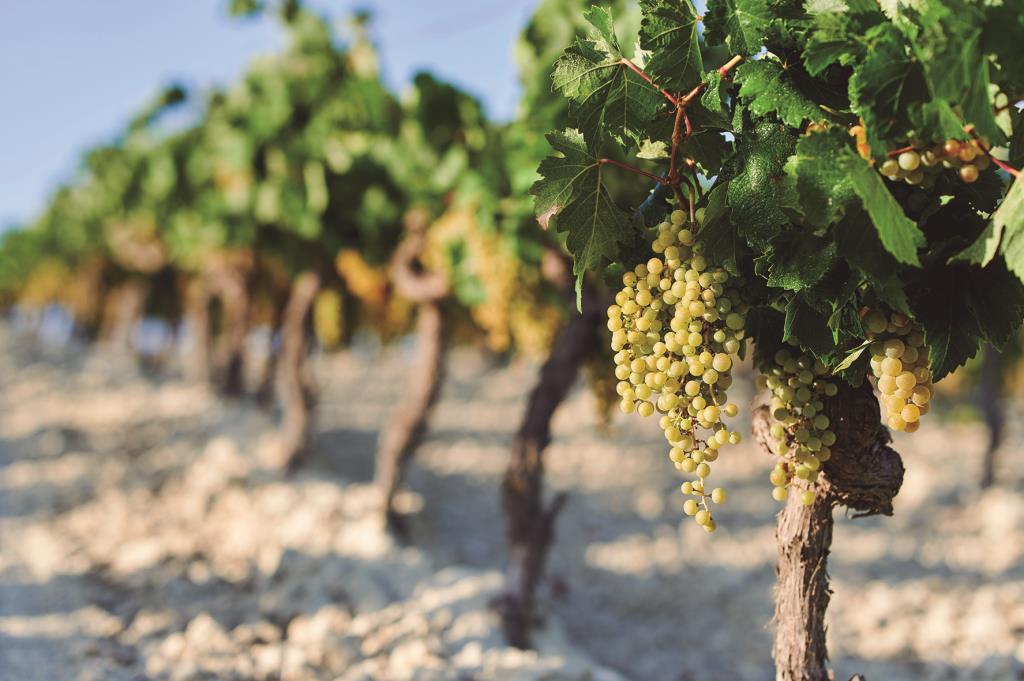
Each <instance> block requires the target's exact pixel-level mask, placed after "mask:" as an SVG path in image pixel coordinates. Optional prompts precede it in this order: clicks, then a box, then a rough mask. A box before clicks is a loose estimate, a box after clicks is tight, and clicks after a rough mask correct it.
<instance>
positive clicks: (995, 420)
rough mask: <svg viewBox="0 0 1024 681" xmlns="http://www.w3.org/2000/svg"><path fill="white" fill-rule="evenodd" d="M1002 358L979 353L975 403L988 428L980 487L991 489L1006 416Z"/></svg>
mask: <svg viewBox="0 0 1024 681" xmlns="http://www.w3.org/2000/svg"><path fill="white" fill-rule="evenodd" d="M1003 400H1004V395H1003V358H1002V355H1001V354H1000V352H999V351H998V350H996V349H995V348H994V347H992V346H991V345H986V346H985V348H984V350H982V358H981V380H980V381H979V385H978V403H979V406H980V407H981V411H982V414H984V417H985V426H986V427H987V428H988V445H987V446H986V448H985V457H984V459H983V460H982V467H981V487H982V488H983V489H984V488H986V487H991V486H992V484H993V483H994V482H995V480H996V453H997V452H998V451H999V446H1000V445H1001V444H1002V443H1003V429H1004V427H1005V424H1006V415H1005V412H1004V408H1003V407H1004V405H1003Z"/></svg>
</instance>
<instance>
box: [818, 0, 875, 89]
mask: <svg viewBox="0 0 1024 681" xmlns="http://www.w3.org/2000/svg"><path fill="white" fill-rule="evenodd" d="M805 10H806V11H807V13H808V15H810V17H811V19H812V21H813V22H814V29H813V30H812V31H810V33H809V36H808V38H807V45H806V47H804V54H803V57H804V66H805V67H806V68H807V72H808V73H809V74H811V75H812V76H817V75H820V74H821V73H822V72H823V71H824V70H825V69H827V68H828V67H829V66H831V65H833V64H841V65H843V66H849V65H851V64H853V63H854V62H855V61H857V60H858V59H860V58H861V57H863V55H864V45H863V44H862V43H861V41H860V40H859V39H858V38H859V37H860V36H862V35H864V33H865V31H867V29H868V28H870V27H871V26H874V25H876V24H878V23H879V22H881V21H883V20H884V19H885V17H884V15H883V14H882V13H881V11H880V10H879V8H878V5H877V4H876V3H875V2H872V1H871V0H847V1H845V2H844V1H843V0H808V2H807V4H806V5H805Z"/></svg>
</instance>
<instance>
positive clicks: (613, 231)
mask: <svg viewBox="0 0 1024 681" xmlns="http://www.w3.org/2000/svg"><path fill="white" fill-rule="evenodd" d="M558 230H559V231H562V232H568V233H569V234H568V237H567V238H566V242H565V243H566V246H568V247H569V252H570V253H572V255H573V265H572V271H573V274H575V275H576V289H577V292H579V290H580V288H581V284H582V281H583V275H584V273H586V272H587V271H588V270H597V269H599V268H601V267H602V266H603V265H604V264H605V263H606V262H607V261H612V260H615V258H616V256H617V255H618V252H619V246H620V244H623V243H625V242H628V241H629V240H630V239H631V237H632V234H633V228H632V225H631V221H630V217H629V214H628V213H626V212H625V211H624V210H622V209H621V208H619V207H618V206H617V205H616V204H615V202H613V201H612V199H611V197H610V196H609V195H608V192H607V191H606V190H605V189H604V187H603V186H602V185H601V183H600V174H599V175H598V182H596V183H595V184H594V185H593V186H592V188H591V189H590V190H589V191H588V192H587V193H585V194H584V195H582V196H580V197H579V198H577V199H576V200H574V201H572V202H571V203H570V204H569V205H567V206H566V207H565V208H564V209H563V210H562V212H561V213H560V214H559V216H558Z"/></svg>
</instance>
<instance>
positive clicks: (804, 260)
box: [764, 229, 836, 291]
mask: <svg viewBox="0 0 1024 681" xmlns="http://www.w3.org/2000/svg"><path fill="white" fill-rule="evenodd" d="M764 257H766V258H768V262H769V273H768V285H769V286H771V287H774V288H781V289H783V290H788V291H800V290H803V289H805V288H809V287H811V286H814V285H815V284H817V283H818V282H819V281H821V278H822V277H823V276H825V273H826V272H828V271H829V269H831V267H832V265H834V264H835V261H836V245H835V243H834V242H832V241H831V240H829V239H826V238H824V237H819V236H815V235H813V234H808V233H807V232H805V231H803V230H800V229H792V230H788V231H786V232H783V233H782V234H780V235H779V236H777V237H775V238H774V239H772V243H771V250H770V251H769V252H768V253H766V254H765V256H764Z"/></svg>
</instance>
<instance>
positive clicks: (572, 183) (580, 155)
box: [530, 130, 598, 226]
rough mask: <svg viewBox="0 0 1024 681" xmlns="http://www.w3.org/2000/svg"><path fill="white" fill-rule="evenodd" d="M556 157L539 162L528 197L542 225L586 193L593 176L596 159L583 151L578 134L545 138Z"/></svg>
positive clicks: (567, 131)
mask: <svg viewBox="0 0 1024 681" xmlns="http://www.w3.org/2000/svg"><path fill="white" fill-rule="evenodd" d="M547 139H548V142H549V143H550V144H551V146H552V148H554V150H555V151H556V152H558V154H559V155H558V156H549V157H547V158H546V159H544V160H543V161H541V164H540V167H539V168H538V169H537V172H538V173H540V176H541V179H539V180H537V181H536V182H535V183H534V184H533V186H532V187H530V193H531V194H532V195H533V196H534V211H535V213H536V214H537V215H538V216H539V217H540V219H541V223H542V225H544V226H546V222H547V219H548V218H549V217H551V216H554V215H555V214H557V213H559V212H560V211H561V210H562V209H563V208H564V207H565V206H566V205H568V204H569V203H570V202H571V201H572V200H573V199H574V198H576V197H578V196H580V195H582V194H584V193H586V192H587V191H589V187H590V186H591V185H592V184H594V182H595V178H596V176H597V170H598V164H597V160H598V159H597V158H596V157H595V156H593V155H591V154H590V152H589V151H588V150H587V144H586V141H585V140H584V138H583V134H582V133H581V132H580V131H579V130H565V131H563V132H553V133H550V134H549V135H548V136H547Z"/></svg>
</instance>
